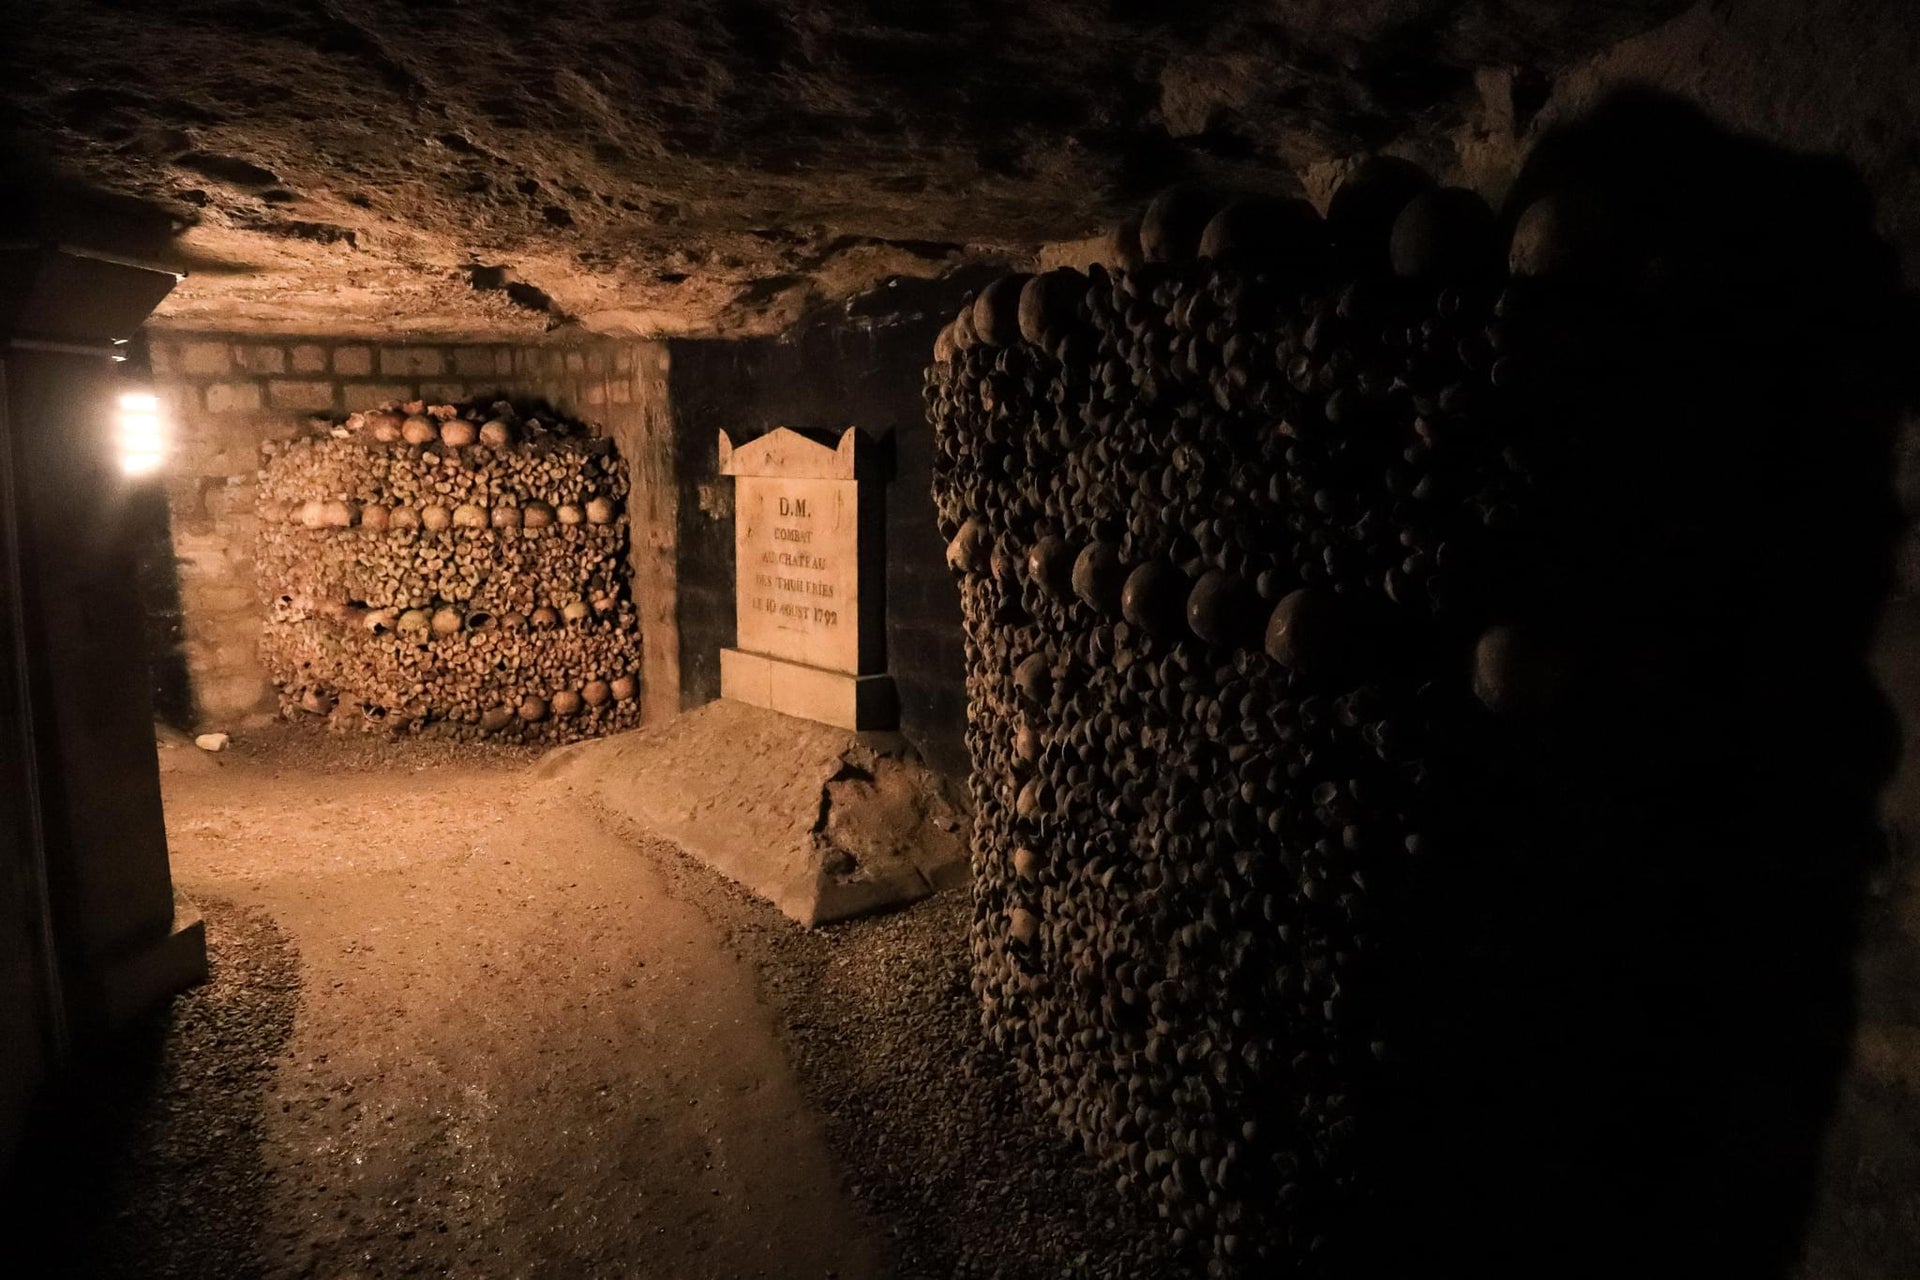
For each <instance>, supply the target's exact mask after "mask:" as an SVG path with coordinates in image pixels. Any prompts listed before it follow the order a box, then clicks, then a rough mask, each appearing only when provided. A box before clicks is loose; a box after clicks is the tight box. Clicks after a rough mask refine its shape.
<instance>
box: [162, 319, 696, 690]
mask: <svg viewBox="0 0 1920 1280" xmlns="http://www.w3.org/2000/svg"><path fill="white" fill-rule="evenodd" d="M147 347H148V354H149V358H150V360H151V364H152V369H153V376H154V382H155V386H156V389H157V391H158V392H159V393H160V395H161V396H162V398H163V402H164V403H165V404H166V406H167V408H168V410H169V414H170V417H171V419H172V422H173V433H174V444H173V456H172V458H171V460H170V464H169V468H168V476H169V479H168V498H169V504H168V505H169V509H170V510H169V516H170V523H171V527H172V543H173V559H174V565H175V574H176V578H177V586H178V604H177V608H178V623H177V627H176V631H177V634H178V637H179V639H178V644H179V651H178V653H177V655H165V656H166V657H167V658H170V659H176V660H175V661H172V662H171V664H169V663H165V662H163V663H162V664H161V665H162V667H163V668H166V667H168V666H169V665H171V668H172V669H174V670H178V671H182V672H184V674H185V678H186V679H187V680H188V682H189V685H190V687H189V689H187V690H186V691H184V693H182V692H181V691H174V700H175V701H187V700H190V703H191V706H192V708H193V712H194V718H195V720H196V722H197V723H198V724H200V725H201V726H203V727H208V728H215V727H221V726H225V725H230V724H235V723H241V722H244V721H245V720H247V719H248V718H251V717H257V716H261V715H266V714H270V713H271V711H272V706H273V699H272V689H271V686H270V685H269V684H268V682H267V678H266V673H265V671H264V670H263V669H262V668H261V666H260V661H259V657H258V653H257V647H258V641H259V630H260V619H261V605H260V602H259V598H258V592H257V589H256V585H255V582H254V566H253V542H254V534H255V532H256V528H255V521H254V515H253V500H254V477H255V473H256V471H257V469H258V467H259V451H260V446H261V444H262V443H263V442H264V441H267V440H276V439H286V438H289V437H291V436H292V435H293V434H295V433H296V432H297V431H299V430H300V429H301V427H302V424H303V423H304V421H305V420H306V419H307V418H308V417H309V416H311V415H313V414H317V413H322V414H323V413H344V412H346V411H349V410H353V409H365V408H371V407H373V406H375V405H378V404H380V403H382V402H384V401H389V400H412V399H423V400H427V401H430V402H431V401H439V402H445V401H458V400H466V399H469V398H471V397H474V396H489V395H499V396H504V397H509V398H515V399H519V398H534V399H543V400H546V401H548V402H549V403H551V404H552V405H553V407H554V408H555V409H557V410H559V411H560V412H562V413H565V414H568V415H570V416H572V417H575V418H579V419H581V420H583V421H586V422H589V423H592V424H595V426H596V428H597V429H598V430H600V431H602V432H603V433H604V434H607V435H610V436H612V437H613V438H614V439H615V440H616V441H617V443H618V444H619V445H620V447H621V450H622V452H623V453H624V454H625V455H626V457H627V460H628V465H629V467H630V468H631V469H632V477H633V481H634V493H633V500H632V501H631V503H630V504H629V513H628V514H629V518H630V519H631V520H632V521H633V522H634V527H633V537H632V539H631V542H632V546H633V558H634V565H635V594H636V599H637V601H638V603H639V608H640V615H641V620H642V622H641V636H642V643H643V645H644V646H645V653H646V658H645V661H644V664H643V668H642V679H643V682H644V684H645V689H646V693H645V695H644V696H645V697H646V698H647V711H648V715H649V716H653V715H657V714H660V713H662V712H663V711H668V712H670V711H672V710H677V709H678V702H679V693H678V690H679V683H680V677H679V670H678V662H677V654H678V648H679V646H678V641H677V638H676V637H675V636H674V635H672V634H671V628H672V626H673V616H674V609H675V605H674V599H673V593H672V587H673V574H672V572H671V566H672V558H673V555H674V550H673V548H674V535H673V524H674V515H673V511H674V504H675V486H674V483H673V467H672V454H671V449H670V443H671V442H670V431H669V430H668V428H667V427H666V426H665V425H664V424H665V423H667V421H668V417H667V411H666V406H665V403H664V397H665V380H666V352H665V349H664V348H662V347H661V346H659V345H658V344H653V343H637V342H616V341H611V340H600V341H594V342H590V343H584V344H577V345H566V346H561V345H546V346H524V345H512V344H505V343H498V344H478V345H474V344H465V345H450V344H442V343H420V342H408V343H394V342H376V341H344V340H338V339H319V338H314V339H301V338H273V339H261V338H250V337H246V336H243V335H235V334H212V333H188V332H181V331H173V330H166V331H156V332H154V333H151V334H149V335H148V343H147ZM650 450H651V451H653V452H652V454H651V455H650V454H649V451H650ZM663 513H664V514H663ZM662 520H664V526H663V525H662ZM663 560H664V563H665V564H666V566H667V568H668V571H667V572H666V573H665V574H663V573H662V571H661V567H662V563H663ZM663 626H664V627H666V628H668V631H667V632H665V633H663V632H662V630H661V628H662V627H663ZM161 678H162V679H164V678H165V677H161ZM162 692H163V698H164V697H165V695H166V693H167V691H164V690H163V691H162ZM663 699H664V701H663Z"/></svg>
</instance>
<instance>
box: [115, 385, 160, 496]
mask: <svg viewBox="0 0 1920 1280" xmlns="http://www.w3.org/2000/svg"><path fill="white" fill-rule="evenodd" d="M117 425H118V432H117V438H116V441H115V443H116V444H117V445H118V446H119V450H120V469H121V470H122V471H124V472H126V473H127V474H128V475H130V476H146V475H152V474H153V473H154V472H155V471H158V470H159V469H160V464H161V463H162V462H164V461H165V460H166V456H167V432H166V424H165V423H163V422H162V421H161V419H160V397H158V396H156V395H154V394H153V393H151V392H148V391H123V392H121V393H120V412H119V417H118V424H117Z"/></svg>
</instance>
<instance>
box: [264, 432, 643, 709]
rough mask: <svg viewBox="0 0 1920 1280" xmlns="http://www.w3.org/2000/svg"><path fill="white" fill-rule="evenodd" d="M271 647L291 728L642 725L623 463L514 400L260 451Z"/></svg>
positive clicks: (598, 441)
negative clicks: (309, 719)
mask: <svg viewBox="0 0 1920 1280" xmlns="http://www.w3.org/2000/svg"><path fill="white" fill-rule="evenodd" d="M264 452H265V453H266V458H265V460H264V466H263V469H262V471H261V478H260V484H259V490H258V504H257V512H258V515H259V543H258V547H257V549H256V564H257V568H258V573H259V581H260V585H261V590H262V594H263V596H264V600H263V603H264V604H265V606H266V609H267V621H266V624H265V629H264V634H263V639H262V646H261V647H262V653H263V655H264V657H265V659H266V662H267V666H268V670H269V673H270V674H271V675H272V677H273V679H274V682H275V685H276V686H277V688H278V689H279V691H280V701H281V707H282V710H283V712H284V713H285V714H287V715H289V716H319V717H324V718H326V719H327V721H328V722H329V723H330V724H331V725H333V726H334V727H337V728H365V729H379V730H386V731H393V730H409V731H419V730H422V729H427V728H434V729H436V730H438V731H441V732H447V733H451V734H454V735H456V736H463V737H466V736H477V735H484V734H495V733H500V732H502V731H511V732H515V733H518V734H521V735H523V736H539V737H541V738H544V739H550V740H554V741H571V740H573V739H576V738H581V737H589V736H593V735H596V734H600V733H605V732H609V731H612V730H617V729H622V728H629V727H631V726H632V725H634V724H635V723H637V722H638V716H639V703H638V701H637V700H636V699H635V697H634V693H635V688H634V674H633V673H634V672H635V671H636V670H637V669H638V666H639V628H638V620H637V617H636V615H635V612H634V606H633V602H632V600H631V599H630V597H629V591H628V583H629V571H628V560H627V528H626V522H625V520H624V519H623V518H622V516H621V513H622V510H623V506H624V503H625V500H626V497H627V490H628V481H627V475H626V467H625V465H624V463H623V462H622V461H621V459H620V458H619V456H618V455H617V454H616V453H615V452H614V450H613V447H612V442H611V441H609V440H606V439H602V438H597V437H594V436H592V435H589V434H587V433H586V431H585V430H584V429H583V428H579V427H577V426H575V425H573V424H570V423H566V422H563V421H559V420H556V419H552V418H547V419H543V418H539V417H527V418H522V417H521V416H520V415H519V414H518V413H516V412H515V410H514V408H513V406H512V405H510V404H508V403H506V402H495V403H492V404H474V405H470V406H464V407H463V406H456V405H433V406H426V405H422V404H418V403H415V404H410V405H405V406H398V407H391V408H386V409H380V410H375V411H372V412H369V413H357V414H354V415H352V416H350V417H349V418H347V420H346V421H345V422H344V423H341V424H338V425H333V424H323V426H322V428H321V429H320V430H317V431H316V432H314V433H312V434H310V435H308V436H304V437H301V438H298V439H295V440H293V441H291V442H289V443H286V444H269V445H267V446H265V447H264Z"/></svg>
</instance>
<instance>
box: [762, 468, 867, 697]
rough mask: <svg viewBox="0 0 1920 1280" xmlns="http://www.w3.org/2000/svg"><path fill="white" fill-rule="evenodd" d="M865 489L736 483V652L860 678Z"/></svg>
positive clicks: (772, 480) (836, 483) (819, 483)
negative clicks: (861, 505) (862, 498)
mask: <svg viewBox="0 0 1920 1280" xmlns="http://www.w3.org/2000/svg"><path fill="white" fill-rule="evenodd" d="M859 483H860V482H859V481H858V480H783V479H780V478H779V477H777V476H741V477H740V478H739V479H737V480H735V481H734V486H733V494H734V497H733V519H734V550H735V568H734V572H735V573H736V574H738V575H739V576H738V583H739V588H740V590H739V639H738V640H737V642H736V647H738V648H741V649H745V650H747V651H748V652H750V653H764V654H768V655H770V656H772V657H776V658H787V659H790V660H791V661H794V662H804V663H806V664H807V665H809V666H814V667H825V668H827V669H828V670H831V671H845V672H849V673H851V674H854V675H858V674H860V575H859V572H858V567H859V557H860V523H859V521H860V511H859V501H860V500H859V495H858V493H857V492H856V490H857V488H858V486H859Z"/></svg>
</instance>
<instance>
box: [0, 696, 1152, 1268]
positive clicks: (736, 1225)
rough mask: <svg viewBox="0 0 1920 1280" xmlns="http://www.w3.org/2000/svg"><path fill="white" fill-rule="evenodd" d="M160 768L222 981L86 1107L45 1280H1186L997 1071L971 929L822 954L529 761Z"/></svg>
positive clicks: (280, 743) (32, 1200)
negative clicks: (982, 1033)
mask: <svg viewBox="0 0 1920 1280" xmlns="http://www.w3.org/2000/svg"><path fill="white" fill-rule="evenodd" d="M161 757H162V772H163V777H164V780H165V784H166V799H167V810H168V825H169V833H170V838H171V842H172V850H173V860H174V875H175V879H176V882H177V883H178V884H179V885H180V886H181V887H182V888H183V889H184V890H185V891H186V892H187V893H189V894H190V895H192V896H193V897H194V898H195V899H196V900H197V901H198V902H199V903H200V905H201V906H202V908H203V910H204V911H205V912H206V915H207V922H208V937H209V945H210V952H211V957H212V962H213V971H214V972H213V979H212V981H211V982H210V983H208V984H207V985H206V986H204V987H202V988H200V989H198V990H196V991H195V992H192V993H189V994H188V995H186V996H184V997H182V998H181V999H179V1000H178V1001H176V1002H175V1004H174V1006H173V1008H172V1009H171V1011H170V1012H169V1014H168V1015H167V1016H166V1017H165V1018H163V1019H161V1020H159V1021H157V1022H156V1023H155V1025H154V1026H153V1027H152V1028H150V1029H149V1030H148V1032H147V1033H146V1034H145V1035H143V1036H140V1037H136V1038H135V1040H134V1041H133V1042H132V1043H131V1044H129V1045H125V1046H121V1047H120V1048H118V1049H117V1050H116V1052H115V1053H114V1054H113V1055H112V1057H111V1059H109V1060H103V1061H100V1062H96V1063H95V1064H93V1066H92V1068H91V1069H90V1070H89V1071H88V1072H86V1073H83V1074H81V1075H80V1076H78V1077H77V1078H76V1079H75V1080H74V1082H73V1085H72V1087H71V1088H70V1090H69V1093H68V1096H67V1098H66V1103H67V1106H66V1108H64V1109H63V1110H61V1111H58V1112H55V1113H54V1114H57V1115H60V1116H62V1117H63V1118H62V1120H61V1123H62V1124H64V1125H66V1126H72V1125H73V1124H74V1122H75V1120H76V1119H77V1120H78V1123H79V1131H78V1135H77V1140H76V1134H75V1131H74V1129H73V1128H72V1127H66V1128H57V1129H52V1130H50V1134H51V1133H57V1134H58V1137H57V1140H55V1139H54V1138H52V1137H51V1136H49V1135H42V1136H41V1138H40V1139H39V1147H40V1151H41V1157H40V1158H38V1159H34V1160H30V1161H27V1162H23V1165H24V1166H25V1167H34V1168H36V1169H37V1170H39V1171H40V1172H39V1173H38V1174H37V1179H36V1184H35V1185H33V1186H31V1187H26V1188H19V1189H17V1190H16V1195H18V1196H19V1197H20V1198H19V1199H16V1200H15V1201H14V1205H15V1207H17V1208H19V1209H22V1210H24V1212H23V1214H22V1222H23V1223H25V1224H30V1225H28V1226H27V1227H26V1231H25V1234H24V1235H23V1236H20V1237H16V1238H18V1239H20V1240H21V1242H22V1243H24V1244H25V1245H27V1246H28V1247H27V1248H26V1249H25V1250H24V1251H22V1253H18V1254H16V1255H15V1256H25V1257H28V1258H34V1257H36V1256H37V1258H38V1259H39V1260H38V1261H37V1262H34V1263H32V1264H31V1265H30V1266H29V1268H28V1270H27V1272H26V1273H25V1274H27V1275H39V1274H44V1275H63V1276H87V1277H98V1278H100V1280H107V1278H109V1277H120V1276H194V1277H212V1276H220V1277H241V1276H271V1277H281V1276H316V1277H329V1278H333V1277H340V1278H346V1277H360V1278H364V1280H372V1278H374V1277H395V1276H409V1275H460V1276H569V1277H574V1276H578V1277H594V1276H632V1277H655V1276H658V1277H674V1278H676V1280H678V1278H682V1277H684V1278H688V1280H693V1278H698V1277H716V1278H718V1277H757V1276H772V1277H789V1276H791V1277H841V1278H844V1280H857V1278H859V1277H878V1276H901V1277H908V1276H911V1277H923V1276H924V1277H936V1276H937V1277H947V1276H981V1277H987V1276H1002V1277H1009V1278H1011V1277H1025V1276H1034V1277H1039V1276H1061V1275H1092V1276H1114V1277H1118V1276H1137V1275H1143V1274H1155V1275H1178V1274H1180V1272H1179V1269H1178V1268H1176V1267H1174V1266H1173V1263H1172V1260H1171V1259H1170V1258H1167V1257H1164V1256H1160V1255H1161V1253H1162V1252H1163V1251H1164V1249H1165V1246H1164V1244H1163V1241H1164V1236H1163V1235H1162V1233H1161V1232H1160V1231H1159V1230H1158V1229H1157V1228H1156V1227H1155V1225H1154V1224H1152V1223H1149V1222H1145V1221H1142V1220H1140V1219H1139V1218H1137V1217H1135V1216H1133V1215H1132V1212H1131V1211H1130V1210H1129V1209H1128V1208H1127V1207H1126V1206H1124V1205H1123V1204H1122V1203H1121V1202H1120V1201H1119V1198H1118V1196H1117V1195H1116V1193H1115V1192H1114V1189H1113V1188H1112V1187H1111V1186H1110V1185H1109V1184H1108V1183H1106V1182H1105V1180H1103V1179H1101V1178H1099V1177H1098V1176H1097V1175H1096V1174H1094V1173H1092V1172H1091V1171H1090V1170H1088V1169H1086V1168H1085V1167H1084V1161H1083V1160H1082V1158H1081V1157H1080V1156H1079V1154H1078V1152H1077V1151H1075V1150H1073V1149H1071V1148H1069V1147H1068V1146H1066V1144H1065V1143H1064V1142H1063V1141H1062V1140H1060V1139H1059V1138H1058V1137H1057V1136H1056V1135H1055V1134H1054V1133H1053V1132H1052V1131H1051V1129H1050V1128H1049V1127H1048V1126H1047V1122H1046V1121H1045V1120H1044V1118H1040V1117H1034V1116H1031V1115H1028V1114H1026V1113H1024V1112H1022V1110H1021V1109H1020V1108H1019V1106H1018V1105H1017V1104H1016V1102H1015V1100H1014V1092H1013V1089H1012V1087H1011V1081H1010V1079H1009V1077H1008V1074H1007V1072H1006V1070H1005V1068H1004V1066H1003V1065H1002V1064H999V1063H997V1062H994V1061H992V1060H990V1059H988V1058H986V1057H985V1056H984V1055H982V1054H980V1053H979V1052H978V1051H977V1050H976V1049H975V1048H974V1044H975V1036H974V1025H975V1024H974V1016H975V1015H974V1011H973V1009H972V1003H971V997H970V996H969V995H968V993H967V991H966V984H965V974H964V964H965V926H966V918H967V910H968V908H967V903H966V900H965V895H964V894H953V893H949V894H947V895H943V896H942V897H940V898H937V899H934V900H932V901H930V902H928V903H925V904H922V905H921V906H919V907H916V908H914V909H913V910H911V911H909V912H903V913H900V914H897V915H894V916H891V917H886V918H884V919H880V920H874V921H866V922H857V923H854V924H850V925H845V926H840V927H838V928H835V929H832V930H814V931H805V930H801V929H799V928H797V927H796V926H794V925H792V924H791V923H789V922H787V921H786V920H784V919H783V918H782V917H780V916H779V914H778V913H777V912H776V911H774V910H773V908H772V907H770V906H768V905H766V904H764V903H761V902H759V901H758V900H756V899H752V898H750V897H748V896H747V895H745V894H744V893H742V892H741V891H740V890H738V889H736V888H735V887H733V886H732V885H731V884H729V883H728V882H726V881H724V880H722V879H720V878H719V877H717V876H715V875H714V874H713V873H711V872H710V871H708V870H706V869H705V868H704V867H702V866H699V865H697V864H695V863H692V862H691V861H689V860H687V859H686V858H684V857H683V856H681V855H680V854H678V852H677V851H676V850H674V849H673V848H671V847H669V846H665V845H663V844H661V843H659V842H657V841H649V840H646V839H644V838H639V837H638V836H637V835H636V833H631V832H629V833H626V835H625V836H624V837H623V836H622V835H619V834H615V833H614V832H613V830H612V829H611V828H609V827H608V826H607V825H605V824H604V823H603V822H602V821H600V820H598V819H597V817H596V815H595V814H594V813H593V812H592V811H591V810H590V807H589V806H588V805H587V803H586V802H585V801H584V800H583V799H582V798H581V797H579V796H577V795H575V794H573V793H571V792H569V791H568V790H567V789H566V786H565V784H563V783H558V782H552V781H537V780H534V779H531V778H530V777H529V776H528V771H527V765H528V763H529V757H528V756H526V755H517V754H514V753H511V752H483V751H479V750H475V749H471V748H466V749H456V748H448V747H435V746H430V745H426V744H398V745H396V744H388V743H380V742H374V741H371V740H340V739H328V738H324V737H320V736H316V735H312V734H304V733H297V732H294V731H292V730H275V731H270V732H268V733H265V734H263V735H258V736H255V737H253V738H251V739H243V740H241V741H239V742H237V743H236V744H235V746H234V748H233V749H231V750H229V751H227V752H224V753H221V754H219V755H217V756H215V755H208V754H204V753H201V752H198V751H195V750H194V749H193V748H191V747H190V746H175V747H171V748H166V749H163V750H162V752H161ZM10 1234H11V1233H10ZM56 1259H57V1260H58V1261H57V1263H56V1261H55V1260H56Z"/></svg>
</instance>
